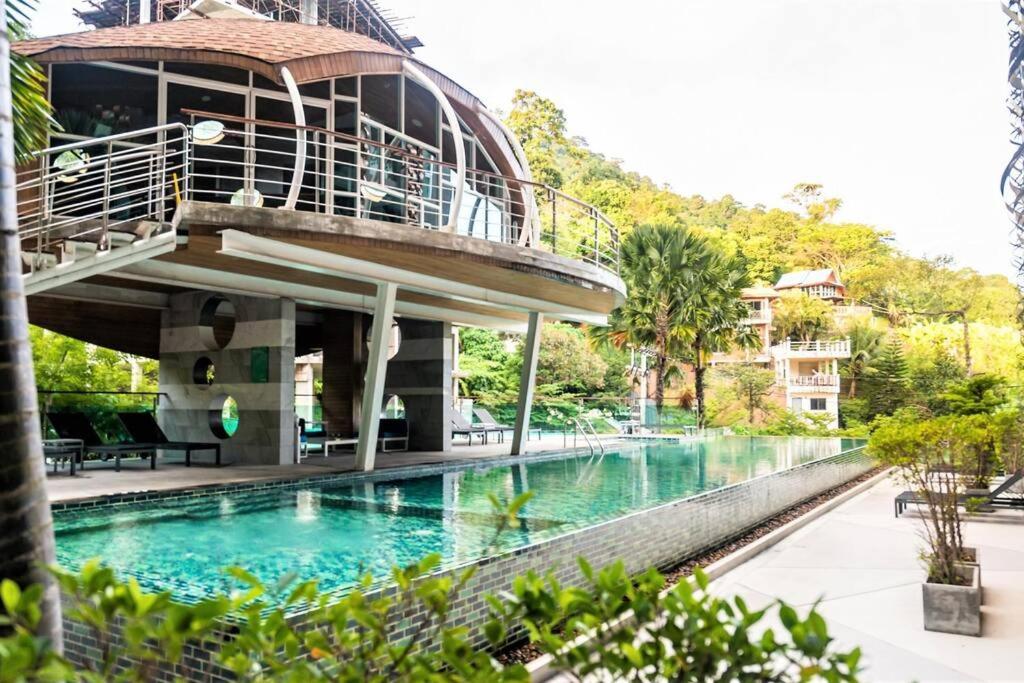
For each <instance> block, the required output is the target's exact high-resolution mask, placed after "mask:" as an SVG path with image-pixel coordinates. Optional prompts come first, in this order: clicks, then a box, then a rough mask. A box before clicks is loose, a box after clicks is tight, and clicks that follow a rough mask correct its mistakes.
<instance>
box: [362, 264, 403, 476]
mask: <svg viewBox="0 0 1024 683" xmlns="http://www.w3.org/2000/svg"><path fill="white" fill-rule="evenodd" d="M397 291H398V285H396V284H394V283H393V282H381V283H380V284H378V285H377V304H376V305H375V306H374V309H373V327H372V328H371V332H370V334H371V340H370V352H369V354H368V355H367V358H366V380H365V382H364V383H363V408H362V411H361V414H360V424H359V443H358V444H357V445H356V469H357V470H361V471H363V472H369V471H370V470H372V469H373V465H374V460H375V459H376V457H377V432H378V430H379V429H380V410H381V402H382V401H383V400H384V376H385V374H387V369H388V341H389V340H390V339H391V322H392V318H393V317H394V314H395V293H396V292H397Z"/></svg>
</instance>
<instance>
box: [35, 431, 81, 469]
mask: <svg viewBox="0 0 1024 683" xmlns="http://www.w3.org/2000/svg"><path fill="white" fill-rule="evenodd" d="M84 456H85V443H84V442H82V440H81V439H43V460H52V461H53V473H54V474H57V465H58V464H60V463H62V462H64V461H65V460H67V461H68V462H70V463H71V476H72V477H73V476H75V469H76V468H77V466H78V463H80V462H82V458H83V457H84Z"/></svg>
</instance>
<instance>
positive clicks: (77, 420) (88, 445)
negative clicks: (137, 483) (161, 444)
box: [46, 412, 156, 472]
mask: <svg viewBox="0 0 1024 683" xmlns="http://www.w3.org/2000/svg"><path fill="white" fill-rule="evenodd" d="M46 419H48V420H49V421H50V424H51V425H52V426H53V429H54V430H55V431H56V432H57V434H58V435H59V436H60V438H61V439H78V440H80V441H81V442H82V443H83V444H85V452H86V453H96V454H97V455H100V456H111V455H112V456H114V470H115V471H117V472H120V471H121V456H122V455H140V456H149V468H150V469H151V470H155V469H156V445H155V444H152V443H139V442H121V443H103V439H101V438H100V436H99V434H97V433H96V430H95V429H94V428H93V426H92V423H91V422H90V421H89V418H88V417H86V416H85V414H84V413H75V412H71V413H47V414H46ZM82 467H83V469H84V468H85V461H84V459H83V461H82Z"/></svg>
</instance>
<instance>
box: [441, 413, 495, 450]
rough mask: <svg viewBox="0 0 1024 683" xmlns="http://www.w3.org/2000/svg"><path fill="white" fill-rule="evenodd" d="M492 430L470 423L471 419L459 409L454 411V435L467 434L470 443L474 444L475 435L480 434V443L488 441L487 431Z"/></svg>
mask: <svg viewBox="0 0 1024 683" xmlns="http://www.w3.org/2000/svg"><path fill="white" fill-rule="evenodd" d="M490 431H495V430H490V429H487V428H486V427H483V426H480V425H474V424H470V422H469V420H467V419H466V418H464V417H463V416H462V413H460V412H458V411H457V410H453V411H452V436H465V437H467V438H468V439H469V445H470V446H472V445H473V435H474V434H478V435H479V436H480V443H481V444H485V443H487V433H488V432H490Z"/></svg>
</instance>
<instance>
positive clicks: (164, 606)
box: [0, 493, 860, 683]
mask: <svg viewBox="0 0 1024 683" xmlns="http://www.w3.org/2000/svg"><path fill="white" fill-rule="evenodd" d="M529 495H530V494H528V493H527V494H523V495H522V496H520V497H518V498H516V499H515V500H513V501H512V502H511V503H509V504H508V505H503V504H502V503H500V502H499V501H498V500H497V498H493V499H492V500H493V503H494V505H495V507H496V512H497V513H499V514H497V517H498V518H499V520H500V521H499V522H498V523H497V524H496V529H495V538H497V536H498V535H500V534H501V533H503V532H504V531H505V530H506V529H508V528H509V527H510V526H511V525H514V524H516V523H518V517H517V513H518V510H519V508H520V507H521V506H522V504H523V503H524V502H526V500H527V499H528V498H529ZM439 562H440V556H438V555H430V556H428V557H426V558H424V559H423V560H422V561H420V562H417V563H415V564H413V565H411V566H409V567H405V568H397V567H396V568H395V569H393V570H392V574H391V579H392V581H393V582H394V584H395V585H396V587H397V589H396V590H395V591H394V592H393V593H389V594H388V595H387V596H384V597H379V596H373V597H371V596H370V595H368V594H369V593H370V591H371V586H372V585H373V578H372V577H370V576H367V577H365V579H364V580H363V582H362V583H361V584H360V586H359V587H357V588H356V589H354V590H353V591H352V592H350V593H348V594H347V595H345V596H342V597H340V598H339V597H338V596H337V595H336V594H333V593H322V592H320V591H319V589H318V588H317V584H316V582H315V581H305V582H296V581H295V580H294V578H293V577H289V576H285V577H282V579H281V580H280V581H278V582H277V583H276V584H275V585H271V586H268V585H265V584H264V583H262V582H261V581H260V580H259V579H257V578H256V577H254V576H252V575H251V574H249V573H248V572H246V571H245V570H244V569H241V568H231V569H229V570H228V572H229V574H230V575H231V576H232V577H233V578H234V579H235V580H236V582H237V583H238V586H239V588H238V590H236V591H235V592H233V593H232V594H230V595H217V596H213V597H210V598H207V599H204V600H201V601H199V602H197V603H195V604H179V603H176V602H174V601H173V595H171V594H170V593H166V592H165V593H159V594H149V593H144V592H143V591H142V590H141V589H140V587H139V584H138V583H137V582H136V581H135V579H129V580H128V581H127V582H125V581H121V580H119V579H117V577H116V576H115V575H114V573H113V571H112V570H110V569H109V568H106V567H103V566H101V565H100V564H99V563H97V562H91V563H88V564H86V565H85V567H83V569H82V570H81V571H80V572H78V573H72V572H67V571H63V570H59V569H54V570H53V571H54V573H55V574H56V576H57V578H58V581H59V583H60V586H61V589H62V591H63V593H64V595H65V599H66V602H67V604H69V605H70V609H69V610H68V617H69V618H70V619H71V620H72V621H74V622H77V623H79V624H81V625H82V626H83V627H84V630H85V632H87V633H89V634H90V635H91V636H92V637H94V638H95V639H96V642H97V643H98V647H97V649H96V657H97V661H95V662H94V663H93V664H92V666H91V667H87V668H82V667H75V666H74V665H72V664H71V663H69V662H68V661H67V660H65V659H64V658H62V657H61V656H60V655H59V654H57V653H56V652H54V651H53V650H52V649H50V647H49V644H48V643H47V642H46V641H45V640H44V639H41V638H38V637H37V636H35V635H34V630H35V626H36V624H37V622H38V620H39V606H38V604H39V599H40V597H41V592H42V591H41V589H40V588H39V587H38V586H32V587H29V588H27V589H26V590H24V591H22V590H21V589H19V588H18V586H17V585H16V584H14V582H12V581H6V580H5V581H3V582H2V584H0V602H2V604H3V611H2V612H0V624H3V625H4V626H6V627H8V629H9V631H8V634H6V635H4V636H3V637H0V683H8V682H11V683H13V682H15V681H18V682H20V681H27V680H43V681H53V682H57V681H83V682H88V683H100V682H103V683H107V682H109V681H124V682H126V683H129V682H131V683H136V682H137V683H142V682H143V681H149V680H153V678H154V674H155V673H156V672H157V671H159V670H163V669H169V668H172V667H174V666H175V665H176V664H178V663H179V662H180V661H181V658H182V655H183V653H184V651H185V648H186V647H187V646H190V645H191V646H200V647H202V648H204V649H206V650H208V651H209V652H210V653H211V654H210V657H211V661H213V662H216V663H217V664H219V665H220V666H222V667H224V668H226V669H228V670H230V671H231V672H233V674H234V675H235V676H236V677H237V680H239V681H252V682H257V681H295V682H299V681H339V682H340V681H344V682H348V681H352V682H355V681H360V682H362V681H437V682H441V681H480V682H483V681H486V682H488V683H497V682H501V681H516V682H519V681H522V682H524V683H525V682H526V681H529V680H530V677H529V674H528V672H527V671H526V669H525V667H523V666H522V665H519V664H515V665H509V666H502V665H501V664H500V663H498V662H497V661H496V660H495V659H494V658H493V657H492V656H491V654H490V653H489V652H488V650H485V649H480V648H476V647H474V646H472V645H471V644H470V641H469V639H468V635H469V634H468V632H467V630H466V629H465V627H464V626H461V625H459V624H458V623H457V621H458V620H457V619H456V618H455V617H456V616H457V615H458V606H459V605H460V596H461V594H462V592H463V591H464V589H465V587H466V585H467V583H468V582H469V581H470V580H471V579H472V578H473V576H474V573H475V567H470V568H469V569H465V570H461V571H458V572H455V573H444V572H441V573H438V571H437V570H438V565H439ZM579 562H580V568H581V571H582V574H583V575H584V577H585V581H584V582H583V583H582V585H579V586H563V585H561V584H560V583H559V582H558V581H557V580H555V578H554V577H553V575H548V576H541V575H538V574H535V573H529V574H527V575H525V576H520V577H517V578H515V579H514V580H512V582H511V588H510V590H509V591H508V592H506V593H503V594H502V595H501V596H491V597H490V598H489V600H488V602H489V605H490V618H489V619H488V621H487V622H486V623H485V625H484V633H485V635H486V638H487V641H488V649H489V650H490V649H493V648H496V647H498V646H501V645H502V644H505V643H507V642H508V641H509V640H510V639H515V638H518V639H522V638H528V639H529V640H530V642H532V643H533V644H534V645H535V646H536V648H537V650H538V651H539V652H540V653H543V654H550V655H551V656H552V658H553V661H552V668H553V670H554V671H556V672H557V671H565V672H573V673H574V674H575V675H579V676H595V677H597V678H599V679H601V680H635V681H662V680H676V681H694V682H697V681H707V680H757V681H765V680H772V681H794V682H795V681H809V680H825V681H855V680H856V679H857V678H856V677H857V673H858V670H859V659H860V651H859V650H857V649H854V650H852V651H849V652H843V651H839V650H838V649H837V648H836V647H835V646H834V644H833V641H832V638H831V637H830V635H829V633H828V628H827V626H826V624H825V621H824V619H822V617H821V616H820V615H819V614H818V613H817V612H816V611H815V610H814V609H813V608H812V609H811V610H809V612H808V613H807V615H806V616H805V617H803V618H801V617H800V616H799V615H798V613H797V611H796V610H795V609H793V608H792V607H790V606H788V605H785V604H783V603H781V602H777V603H773V604H771V605H769V606H768V607H766V608H764V609H760V610H751V609H750V608H748V606H747V605H746V604H745V603H744V601H743V600H742V599H741V598H738V597H736V598H731V599H729V598H722V597H718V596H714V595H711V594H710V593H709V592H708V580H707V577H705V576H704V574H703V573H702V572H701V571H700V570H699V569H698V570H696V571H695V573H694V581H693V583H692V584H691V582H689V581H687V580H683V581H681V582H679V583H678V584H676V585H675V586H674V587H672V588H668V587H667V586H666V580H665V578H664V577H663V576H662V575H661V574H660V573H658V572H657V571H655V570H653V569H651V570H649V571H647V572H644V573H643V574H641V575H639V576H636V577H631V576H629V575H628V574H627V573H626V571H625V569H624V567H623V565H622V563H615V564H613V565H611V566H608V567H605V568H603V569H601V570H600V571H595V570H594V569H592V568H591V567H590V566H589V565H588V564H587V563H586V562H585V561H583V560H582V559H581V560H580V561H579ZM287 607H300V608H304V609H306V610H308V613H307V614H306V615H305V617H304V619H303V622H304V624H303V626H302V627H296V626H295V625H294V624H293V623H292V622H290V621H289V619H287V618H286V615H285V609H286V608H287ZM414 611H417V612H422V613H423V614H425V617H423V618H422V619H419V620H410V621H409V623H408V624H403V626H402V628H406V627H407V628H408V634H407V635H405V636H404V637H403V638H401V639H398V640H396V639H395V637H394V633H393V632H392V630H391V628H392V627H391V626H389V624H393V623H395V620H396V618H397V617H399V616H401V615H408V614H411V613H413V612H414ZM775 615H777V616H778V620H779V621H780V622H781V624H782V628H781V629H780V628H772V627H768V626H766V625H765V623H764V622H765V621H767V620H768V619H766V617H769V618H771V617H774V616H775ZM663 617H667V618H663ZM226 619H228V620H230V623H231V625H232V628H231V630H232V633H233V635H232V637H230V638H227V639H224V638H223V637H222V636H218V635H217V633H216V629H217V628H218V626H221V627H222V626H223V624H224V621H225V620H226ZM115 630H118V631H120V633H121V634H122V635H123V638H121V639H115V638H114V637H113V633H114V631H115ZM580 636H590V638H587V639H579V640H577V639H578V638H579V637H580ZM125 659H128V660H131V661H132V662H134V664H133V665H131V666H128V667H124V666H123V664H124V661H125ZM119 663H120V664H121V666H119Z"/></svg>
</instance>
